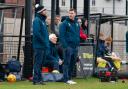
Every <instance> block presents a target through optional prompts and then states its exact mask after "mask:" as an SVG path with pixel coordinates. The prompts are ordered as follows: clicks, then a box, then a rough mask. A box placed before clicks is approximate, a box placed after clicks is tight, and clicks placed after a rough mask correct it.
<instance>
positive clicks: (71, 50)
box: [33, 5, 80, 85]
mask: <svg viewBox="0 0 128 89" xmlns="http://www.w3.org/2000/svg"><path fill="white" fill-rule="evenodd" d="M46 18H47V10H46V9H45V8H44V6H40V5H36V7H35V19H34V21H33V50H34V67H33V68H34V74H33V84H34V85H37V84H42V85H44V84H45V83H44V82H43V81H42V80H43V79H42V71H41V70H42V66H43V62H44V61H45V60H47V56H50V55H51V52H50V46H51V45H50V42H49V35H48V29H47V25H46V22H45V20H46ZM79 42H80V26H79V24H78V22H77V19H76V11H75V10H74V9H70V10H69V12H68V17H67V18H66V19H65V20H64V21H63V22H62V23H61V24H60V26H59V44H60V45H61V47H62V49H63V81H64V82H65V83H66V84H76V82H74V81H73V80H71V77H72V73H73V68H74V65H75V63H76V59H77V53H78V46H79Z"/></svg>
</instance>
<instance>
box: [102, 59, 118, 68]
mask: <svg viewBox="0 0 128 89" xmlns="http://www.w3.org/2000/svg"><path fill="white" fill-rule="evenodd" d="M103 59H105V60H106V61H107V62H108V63H109V64H110V67H114V68H115V69H117V67H116V66H115V64H114V62H113V60H112V58H110V57H103Z"/></svg>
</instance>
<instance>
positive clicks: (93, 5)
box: [42, 0, 126, 15]
mask: <svg viewBox="0 0 128 89" xmlns="http://www.w3.org/2000/svg"><path fill="white" fill-rule="evenodd" d="M77 2H78V3H77V12H78V14H79V13H83V4H84V3H83V2H84V0H77ZM42 3H43V5H44V6H45V7H46V8H47V9H48V10H49V11H50V10H51V0H43V1H42ZM59 6H60V11H61V15H65V13H66V12H67V11H68V9H69V8H70V0H60V1H59ZM90 13H106V14H116V15H125V14H126V0H90Z"/></svg>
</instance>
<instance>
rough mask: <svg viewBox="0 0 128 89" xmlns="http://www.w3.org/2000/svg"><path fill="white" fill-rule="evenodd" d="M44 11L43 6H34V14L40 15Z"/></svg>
mask: <svg viewBox="0 0 128 89" xmlns="http://www.w3.org/2000/svg"><path fill="white" fill-rule="evenodd" d="M44 10H46V9H45V8H44V6H41V5H39V4H36V5H35V12H36V13H40V12H42V11H44Z"/></svg>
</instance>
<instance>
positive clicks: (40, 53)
mask: <svg viewBox="0 0 128 89" xmlns="http://www.w3.org/2000/svg"><path fill="white" fill-rule="evenodd" d="M45 59H46V51H45V50H43V49H34V67H33V68H34V74H33V82H40V81H42V66H43V61H44V60H45Z"/></svg>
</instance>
